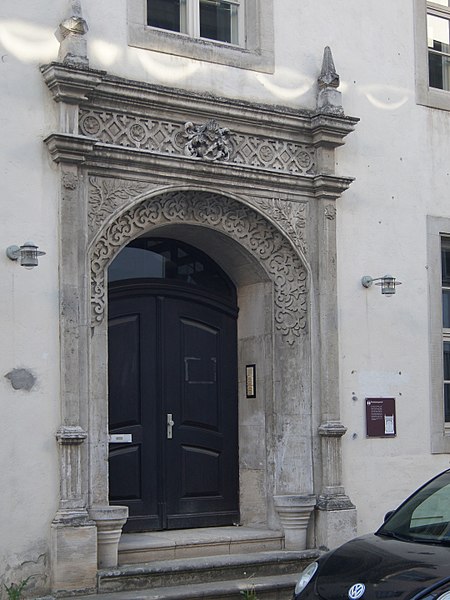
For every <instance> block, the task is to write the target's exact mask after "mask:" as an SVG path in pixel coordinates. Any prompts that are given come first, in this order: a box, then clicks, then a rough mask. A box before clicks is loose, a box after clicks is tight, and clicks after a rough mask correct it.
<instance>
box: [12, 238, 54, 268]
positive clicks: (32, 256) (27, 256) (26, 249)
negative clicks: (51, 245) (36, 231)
mask: <svg viewBox="0 0 450 600" xmlns="http://www.w3.org/2000/svg"><path fill="white" fill-rule="evenodd" d="M44 254H45V252H42V251H41V250H38V246H36V244H34V243H33V242H25V243H24V244H22V246H20V247H19V246H8V248H6V256H7V257H8V258H10V259H11V260H19V259H20V265H21V266H22V267H25V268H26V269H32V268H33V267H37V266H38V262H39V261H38V257H39V256H43V255H44Z"/></svg>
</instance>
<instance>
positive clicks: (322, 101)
mask: <svg viewBox="0 0 450 600" xmlns="http://www.w3.org/2000/svg"><path fill="white" fill-rule="evenodd" d="M317 81H318V84H319V93H318V96H317V111H318V112H321V113H330V114H335V115H343V114H344V109H343V108H342V95H341V92H339V91H338V89H337V88H338V87H339V75H338V74H337V73H336V67H335V66H334V61H333V55H332V54H331V49H330V47H329V46H326V47H325V49H324V51H323V61H322V70H321V72H320V75H319V77H318V79H317Z"/></svg>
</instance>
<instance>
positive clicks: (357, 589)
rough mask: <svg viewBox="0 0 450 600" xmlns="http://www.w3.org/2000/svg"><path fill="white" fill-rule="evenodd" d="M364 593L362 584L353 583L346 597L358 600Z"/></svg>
mask: <svg viewBox="0 0 450 600" xmlns="http://www.w3.org/2000/svg"><path fill="white" fill-rule="evenodd" d="M365 591H366V586H365V585H364V584H363V583H355V584H353V585H352V587H351V588H350V589H349V590H348V597H349V598H350V600H358V599H359V598H361V596H363V595H364V592H365Z"/></svg>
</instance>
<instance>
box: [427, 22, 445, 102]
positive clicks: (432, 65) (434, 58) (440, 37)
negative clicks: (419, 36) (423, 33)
mask: <svg viewBox="0 0 450 600" xmlns="http://www.w3.org/2000/svg"><path fill="white" fill-rule="evenodd" d="M427 30H428V48H429V50H428V64H429V75H430V86H431V87H435V88H438V89H441V90H450V55H449V52H450V20H449V19H445V18H441V17H435V16H434V15H427Z"/></svg>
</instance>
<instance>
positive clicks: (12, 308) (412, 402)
mask: <svg viewBox="0 0 450 600" xmlns="http://www.w3.org/2000/svg"><path fill="white" fill-rule="evenodd" d="M274 5H275V7H274V10H275V59H276V69H275V73H274V74H273V75H268V74H264V75H263V74H258V73H255V72H252V71H245V70H242V69H235V68H229V67H225V66H215V65H213V64H211V63H201V62H199V61H194V60H189V59H183V58H178V57H174V56H165V55H163V54H158V53H155V52H150V51H147V50H139V49H136V48H128V47H127V46H126V39H127V29H126V0H83V10H84V16H85V18H86V20H87V21H88V24H89V27H90V31H89V33H88V35H87V40H88V51H89V58H90V65H91V67H93V68H98V69H105V70H107V71H108V72H110V73H112V74H114V75H119V76H123V77H128V78H130V79H137V80H143V81H148V82H151V83H156V84H162V85H168V86H174V87H182V88H187V89H190V90H197V91H201V90H205V91H209V92H213V93H215V94H218V95H223V96H228V97H238V98H242V99H245V100H257V101H260V102H269V103H271V102H273V103H277V104H285V105H289V106H293V107H300V108H313V107H314V101H315V80H316V78H317V75H318V72H319V70H320V65H321V59H322V52H323V48H324V46H325V45H330V46H331V48H332V50H333V55H334V59H335V63H336V67H337V71H338V72H339V73H340V75H341V88H340V89H341V91H342V92H343V103H344V108H345V110H346V113H347V114H350V115H352V116H357V117H360V118H361V122H360V123H359V125H358V126H357V130H356V132H355V133H353V134H352V135H351V136H350V137H349V138H348V141H347V144H346V145H345V146H344V147H343V148H342V149H340V150H339V151H338V164H337V172H338V174H341V175H350V176H353V177H355V178H356V180H355V182H354V183H353V184H352V186H351V188H350V190H348V191H347V192H346V193H345V194H344V196H343V197H342V198H341V199H340V200H339V201H338V222H337V225H338V253H339V254H338V257H339V261H338V276H339V317H340V361H341V384H340V390H339V393H340V397H341V403H342V421H343V423H344V425H346V426H347V427H348V434H347V435H346V436H345V437H344V440H343V453H344V484H345V488H346V491H347V493H348V494H349V495H350V497H351V499H352V500H353V501H354V502H355V503H356V505H357V507H358V514H359V530H360V532H364V531H367V530H370V529H373V528H374V527H376V526H377V525H378V524H379V523H380V522H381V519H382V516H383V514H384V513H385V512H386V511H387V510H388V509H390V508H392V507H393V506H395V505H396V504H397V503H398V502H400V500H402V499H403V497H404V496H405V495H406V494H407V493H409V492H410V491H412V489H414V487H416V485H418V484H419V483H421V482H422V481H424V480H426V479H427V478H429V477H430V476H432V475H433V474H435V473H437V472H438V471H439V470H441V469H443V468H445V467H446V466H448V464H449V457H448V455H432V454H431V452H430V409H429V406H430V398H429V369H428V360H429V358H428V357H429V349H428V321H427V319H428V315H427V310H428V309H427V270H426V233H425V232H426V221H425V216H426V214H427V213H430V214H434V215H440V216H446V217H450V203H449V202H448V189H449V177H450V176H449V168H448V156H449V154H450V152H449V150H450V148H449V145H450V115H449V114H448V113H446V112H443V111H433V110H430V109H427V108H424V107H420V106H417V105H416V104H415V99H414V38H413V35H414V30H413V12H412V3H411V2H410V1H409V0H396V1H395V2H392V0H377V1H376V2H375V1H371V0H368V1H366V2H361V1H360V0H345V1H344V0H336V1H335V2H333V3H328V2H317V0H302V2H299V1H298V0H275V2H274ZM64 16H66V5H65V2H63V1H61V2H59V3H57V4H55V3H54V2H51V1H50V0H47V1H46V2H43V1H42V0H39V1H37V0H33V1H32V0H27V1H26V2H25V1H24V0H21V1H17V2H5V3H2V6H1V8H0V74H1V79H0V81H1V83H0V131H1V132H2V155H1V158H0V169H1V170H0V173H1V182H2V187H1V189H2V208H3V213H2V216H3V218H2V219H1V220H0V239H1V241H2V246H1V248H0V266H1V269H2V277H1V278H0V286H1V293H0V307H1V315H2V344H1V345H0V364H1V368H2V371H1V377H0V410H1V414H2V419H1V420H0V431H1V440H2V452H1V462H2V465H1V468H0V489H2V494H1V495H0V507H1V509H2V512H1V514H2V515H3V518H2V535H1V538H0V564H2V565H7V566H11V568H14V567H15V566H17V565H18V564H19V563H21V562H23V561H24V560H37V558H36V557H37V556H38V555H39V554H42V553H43V552H45V551H46V545H47V537H48V532H49V527H48V526H49V522H50V520H51V518H52V516H53V515H54V512H55V510H56V507H57V480H58V477H57V464H56V451H55V442H54V432H55V430H56V429H57V427H58V426H59V424H60V423H59V372H58V365H59V358H58V352H59V349H58V311H57V303H58V296H57V289H58V288H57V276H58V264H57V256H58V227H57V222H58V200H59V191H58V178H57V174H56V168H55V165H54V164H53V163H52V162H51V160H50V159H49V157H48V155H47V150H46V148H45V146H44V145H43V143H42V140H43V139H44V138H45V136H46V135H47V134H48V133H50V132H51V131H54V130H55V129H56V116H55V114H56V111H55V106H54V104H53V102H52V101H51V100H50V94H49V93H48V90H47V89H46V87H45V85H44V84H43V82H42V79H41V77H40V73H39V71H38V65H39V64H42V63H46V62H49V61H51V60H55V59H56V58H57V51H58V44H57V42H56V39H55V37H54V31H55V30H56V28H57V25H58V23H59V22H60V21H61V20H62V19H63V17H64ZM29 238H31V239H32V240H34V241H35V242H36V243H37V244H38V245H39V246H41V247H42V249H44V250H45V251H46V252H47V255H46V256H45V257H43V258H42V259H41V264H40V267H39V268H38V269H36V270H34V271H30V272H28V271H26V270H24V269H21V268H20V267H18V265H16V264H14V263H12V262H11V261H9V260H8V259H7V258H6V257H5V256H4V254H3V258H2V257H1V253H3V250H4V248H6V246H8V245H9V244H12V243H22V242H23V241H25V240H28V239H29ZM385 272H390V273H392V274H394V275H396V276H397V277H398V278H399V279H400V280H401V281H402V282H403V285H402V286H401V287H400V288H399V290H398V292H397V294H396V295H395V297H393V298H390V299H386V298H383V297H382V296H381V294H380V293H379V290H378V289H377V288H376V289H374V288H371V289H369V290H364V289H363V288H361V286H360V283H359V282H360V278H361V276H362V275H365V274H369V275H372V276H379V275H383V274H384V273H385ZM14 367H27V368H29V369H31V370H32V371H33V372H34V373H35V375H36V377H37V383H36V386H35V387H34V388H33V390H32V391H30V392H24V391H15V390H13V389H12V387H11V385H10V384H9V382H8V381H7V380H6V379H4V378H3V375H4V374H5V373H7V372H8V371H10V370H11V369H12V368H14ZM353 395H355V396H356V398H357V400H352V396H353ZM383 395H387V396H391V395H392V396H395V397H396V398H397V428H398V435H397V438H396V439H392V440H383V439H380V440H367V439H366V438H365V424H364V398H365V397H366V396H383ZM353 434H356V436H355V438H354V436H353ZM353 438H354V439H353ZM5 515H6V518H5ZM18 531H19V532H20V535H18V534H17V532H18ZM0 576H1V573H0Z"/></svg>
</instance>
